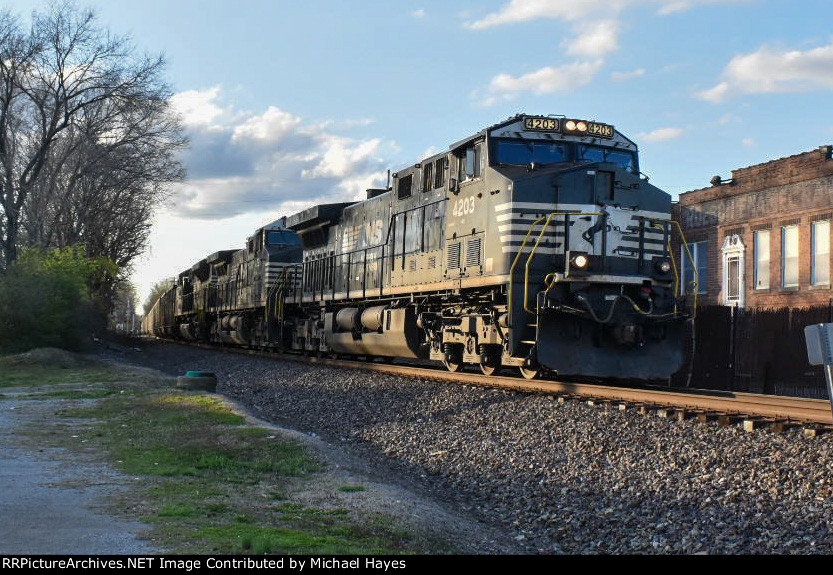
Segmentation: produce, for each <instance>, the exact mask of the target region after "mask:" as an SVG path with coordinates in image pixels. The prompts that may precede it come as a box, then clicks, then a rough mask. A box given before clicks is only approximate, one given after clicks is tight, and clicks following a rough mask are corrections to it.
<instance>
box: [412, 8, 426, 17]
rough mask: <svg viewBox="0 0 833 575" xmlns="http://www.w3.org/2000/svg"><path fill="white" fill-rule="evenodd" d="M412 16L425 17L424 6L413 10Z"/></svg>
mask: <svg viewBox="0 0 833 575" xmlns="http://www.w3.org/2000/svg"><path fill="white" fill-rule="evenodd" d="M411 16H413V17H414V18H425V10H423V9H422V8H420V9H419V10H414V11H413V12H411Z"/></svg>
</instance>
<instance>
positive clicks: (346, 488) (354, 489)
mask: <svg viewBox="0 0 833 575" xmlns="http://www.w3.org/2000/svg"><path fill="white" fill-rule="evenodd" d="M366 489H367V488H366V487H365V486H363V485H342V486H341V487H339V488H338V490H339V491H343V492H344V493H358V492H360V491H365V490H366Z"/></svg>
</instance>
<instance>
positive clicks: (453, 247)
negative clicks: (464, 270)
mask: <svg viewBox="0 0 833 575" xmlns="http://www.w3.org/2000/svg"><path fill="white" fill-rule="evenodd" d="M446 261H447V262H448V266H447V267H448V269H450V270H456V269H459V268H460V242H457V243H456V244H449V246H448V253H447V258H446Z"/></svg>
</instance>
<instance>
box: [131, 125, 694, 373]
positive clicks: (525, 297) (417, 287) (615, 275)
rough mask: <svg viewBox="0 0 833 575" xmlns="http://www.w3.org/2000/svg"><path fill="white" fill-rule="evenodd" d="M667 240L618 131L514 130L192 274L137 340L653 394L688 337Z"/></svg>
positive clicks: (665, 213) (279, 226)
mask: <svg viewBox="0 0 833 575" xmlns="http://www.w3.org/2000/svg"><path fill="white" fill-rule="evenodd" d="M675 229H676V228H675V225H674V223H673V222H672V221H671V197H670V195H669V194H667V193H665V192H663V191H661V190H660V189H658V188H656V187H655V186H653V185H651V184H650V183H648V180H647V178H645V177H644V176H643V175H642V174H641V173H640V171H639V156H638V149H637V146H636V144H635V143H634V142H633V141H631V140H630V139H628V138H627V137H625V136H624V135H623V134H621V133H620V132H619V131H617V130H615V129H614V127H613V126H611V125H608V124H603V123H599V122H591V121H585V120H577V119H568V118H564V117H557V116H547V117H544V116H527V115H518V116H515V117H513V118H509V119H508V120H506V121H504V122H501V123H499V124H496V125H494V126H491V127H489V128H486V129H485V130H482V131H480V132H478V133H477V134H474V135H473V136H471V137H469V138H466V139H464V140H461V141H460V142H457V143H455V144H453V145H452V146H450V148H449V150H448V151H447V152H443V153H438V154H435V155H433V156H431V157H429V158H426V159H425V160H423V161H422V162H420V163H418V164H415V165H412V166H408V167H407V168H405V169H402V170H400V171H398V172H397V173H395V174H393V178H392V182H391V185H389V186H388V187H387V188H384V189H372V190H368V192H367V199H366V200H363V201H360V202H353V203H340V204H326V205H318V206H313V207H310V208H309V209H307V210H304V211H302V212H300V213H297V214H294V215H291V216H288V217H284V218H282V219H280V220H278V221H277V222H275V223H274V224H272V225H270V226H266V227H265V228H262V229H260V230H258V231H257V232H256V233H255V234H254V235H253V236H252V237H251V238H249V239H248V241H247V245H246V248H245V249H243V250H237V251H233V250H231V251H225V252H218V253H215V254H212V255H211V256H209V257H207V258H206V259H204V260H201V261H200V262H198V263H197V264H195V265H194V266H193V267H191V268H190V269H188V270H185V271H184V272H182V273H181V274H180V275H179V277H178V280H177V284H176V286H175V287H173V288H172V289H171V290H170V291H169V292H168V293H166V294H165V295H163V297H162V298H160V300H159V301H158V302H157V304H156V306H155V307H154V309H153V310H152V311H151V313H150V314H149V315H148V317H147V318H146V320H145V329H146V331H148V332H149V333H154V334H156V335H160V336H167V337H178V338H185V339H196V340H205V341H214V342H219V343H229V344H236V345H243V346H250V347H262V348H275V349H281V350H295V351H298V352H305V353H312V354H330V355H332V354H338V355H345V356H363V357H365V358H368V359H370V358H377V357H378V358H426V359H433V360H438V361H442V362H443V363H444V364H445V366H446V367H447V368H448V369H449V370H452V371H456V370H459V369H461V368H462V367H464V366H465V365H466V364H472V365H475V364H476V365H478V366H479V367H480V369H481V370H482V371H483V372H484V373H485V374H492V373H494V372H495V371H497V370H498V369H500V368H501V367H507V366H511V367H514V368H517V369H519V370H520V373H521V374H523V375H524V376H525V377H528V378H532V377H535V376H536V375H538V374H539V373H540V372H541V371H550V372H557V373H559V374H562V375H579V376H590V377H598V378H620V379H664V378H668V377H669V376H670V375H671V374H672V373H674V372H675V371H676V370H677V369H679V367H680V366H681V364H682V360H683V353H682V348H683V339H684V331H685V326H686V319H687V315H686V313H685V310H684V305H683V304H684V302H683V301H682V300H681V298H680V297H678V294H679V293H680V292H681V291H683V290H681V289H680V286H679V282H680V280H679V274H678V265H677V263H678V262H677V261H675V258H674V251H673V250H672V247H671V246H672V236H674V235H675ZM675 241H679V239H677V240H675ZM675 245H679V244H676V243H675ZM682 245H684V242H683V244H682Z"/></svg>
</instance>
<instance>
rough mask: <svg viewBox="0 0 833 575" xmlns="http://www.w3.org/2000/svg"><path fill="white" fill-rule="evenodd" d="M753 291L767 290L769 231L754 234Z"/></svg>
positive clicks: (759, 231)
mask: <svg viewBox="0 0 833 575" xmlns="http://www.w3.org/2000/svg"><path fill="white" fill-rule="evenodd" d="M755 289H769V230H758V231H757V232H755Z"/></svg>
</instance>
